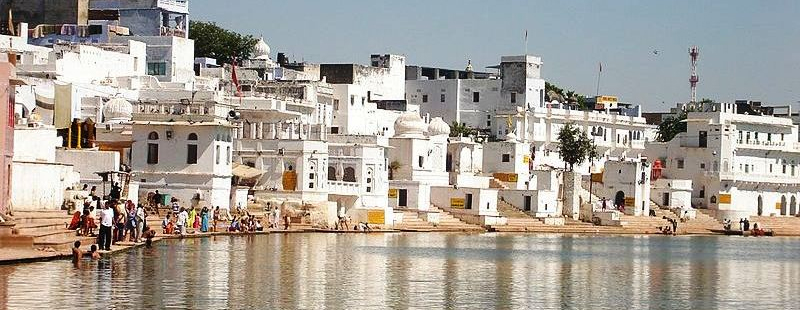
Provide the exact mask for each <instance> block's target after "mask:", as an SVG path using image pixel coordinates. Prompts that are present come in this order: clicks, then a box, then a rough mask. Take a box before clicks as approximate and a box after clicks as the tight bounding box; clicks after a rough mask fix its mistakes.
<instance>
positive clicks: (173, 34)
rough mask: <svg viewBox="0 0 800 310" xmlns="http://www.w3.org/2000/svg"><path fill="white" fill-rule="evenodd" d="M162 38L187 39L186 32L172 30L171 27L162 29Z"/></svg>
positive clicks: (176, 29)
mask: <svg viewBox="0 0 800 310" xmlns="http://www.w3.org/2000/svg"><path fill="white" fill-rule="evenodd" d="M161 36H162V37H181V38H185V37H186V30H183V29H178V28H170V27H164V26H162V27H161Z"/></svg>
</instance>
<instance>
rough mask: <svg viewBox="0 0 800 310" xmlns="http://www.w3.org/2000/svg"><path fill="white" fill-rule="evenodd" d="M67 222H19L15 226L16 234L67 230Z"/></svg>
mask: <svg viewBox="0 0 800 310" xmlns="http://www.w3.org/2000/svg"><path fill="white" fill-rule="evenodd" d="M65 229H66V223H59V222H56V223H37V222H34V223H25V224H17V225H16V226H14V228H13V233H14V234H15V235H36V234H40V233H48V232H53V231H58V230H65Z"/></svg>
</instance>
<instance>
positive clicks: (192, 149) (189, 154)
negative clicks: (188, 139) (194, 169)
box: [186, 144, 197, 165]
mask: <svg viewBox="0 0 800 310" xmlns="http://www.w3.org/2000/svg"><path fill="white" fill-rule="evenodd" d="M186 163H187V164H190V165H193V164H196V163H197V144H187V145H186Z"/></svg>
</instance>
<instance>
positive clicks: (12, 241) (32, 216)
mask: <svg viewBox="0 0 800 310" xmlns="http://www.w3.org/2000/svg"><path fill="white" fill-rule="evenodd" d="M71 220H72V215H70V214H68V213H67V212H66V211H61V210H58V211H20V212H14V222H15V225H13V226H11V227H10V229H9V230H10V233H4V234H2V235H0V247H20V248H34V249H39V248H52V249H54V250H56V251H66V250H69V249H70V248H71V247H72V244H73V243H74V242H75V241H77V240H80V241H81V243H82V244H83V246H87V247H88V245H89V244H94V243H95V242H96V240H97V238H96V237H83V236H78V235H77V234H76V232H75V231H74V230H68V229H67V225H69V222H70V221H71ZM95 232H97V231H95Z"/></svg>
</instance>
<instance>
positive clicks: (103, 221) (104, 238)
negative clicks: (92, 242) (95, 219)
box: [97, 204, 114, 251]
mask: <svg viewBox="0 0 800 310" xmlns="http://www.w3.org/2000/svg"><path fill="white" fill-rule="evenodd" d="M113 226H114V210H112V209H111V208H109V207H108V204H104V205H103V209H102V210H100V235H99V236H98V237H97V243H98V245H99V246H100V248H101V249H103V250H106V251H111V228H112V227H113Z"/></svg>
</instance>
